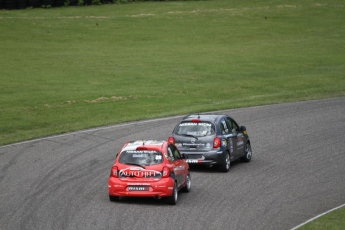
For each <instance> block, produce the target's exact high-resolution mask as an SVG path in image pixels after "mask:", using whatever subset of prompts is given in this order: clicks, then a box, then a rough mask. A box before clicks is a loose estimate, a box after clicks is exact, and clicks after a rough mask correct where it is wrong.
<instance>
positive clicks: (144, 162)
mask: <svg viewBox="0 0 345 230" xmlns="http://www.w3.org/2000/svg"><path fill="white" fill-rule="evenodd" d="M119 162H120V163H121V164H128V165H137V166H142V167H144V166H148V165H155V164H161V163H163V154H162V153H161V152H158V151H154V150H127V151H123V152H122V153H121V155H120V159H119Z"/></svg>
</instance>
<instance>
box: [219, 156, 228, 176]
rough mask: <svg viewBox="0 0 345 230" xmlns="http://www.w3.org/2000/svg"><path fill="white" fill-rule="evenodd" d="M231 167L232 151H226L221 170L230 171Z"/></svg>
mask: <svg viewBox="0 0 345 230" xmlns="http://www.w3.org/2000/svg"><path fill="white" fill-rule="evenodd" d="M229 169H230V153H229V152H226V153H225V155H224V162H223V164H221V165H220V171H222V172H228V171H229Z"/></svg>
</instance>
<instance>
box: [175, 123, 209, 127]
mask: <svg viewBox="0 0 345 230" xmlns="http://www.w3.org/2000/svg"><path fill="white" fill-rule="evenodd" d="M179 126H212V124H210V123H193V122H185V123H181V124H180V125H179Z"/></svg>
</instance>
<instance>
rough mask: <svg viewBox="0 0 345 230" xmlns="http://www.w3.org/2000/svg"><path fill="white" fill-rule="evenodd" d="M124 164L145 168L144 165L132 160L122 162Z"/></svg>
mask: <svg viewBox="0 0 345 230" xmlns="http://www.w3.org/2000/svg"><path fill="white" fill-rule="evenodd" d="M124 164H126V165H135V166H139V167H142V168H145V166H144V165H141V164H136V163H132V162H124Z"/></svg>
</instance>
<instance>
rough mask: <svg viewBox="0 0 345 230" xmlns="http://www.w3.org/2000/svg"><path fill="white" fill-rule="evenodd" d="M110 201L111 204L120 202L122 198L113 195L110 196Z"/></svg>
mask: <svg viewBox="0 0 345 230" xmlns="http://www.w3.org/2000/svg"><path fill="white" fill-rule="evenodd" d="M109 200H110V201H111V202H114V201H119V200H120V197H119V196H112V195H109Z"/></svg>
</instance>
